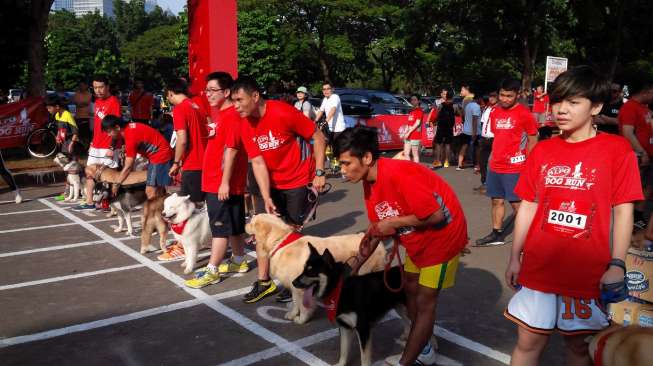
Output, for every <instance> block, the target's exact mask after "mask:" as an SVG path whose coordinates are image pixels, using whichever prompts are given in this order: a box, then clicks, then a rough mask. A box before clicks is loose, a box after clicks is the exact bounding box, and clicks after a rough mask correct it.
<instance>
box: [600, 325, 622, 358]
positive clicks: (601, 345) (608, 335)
mask: <svg viewBox="0 0 653 366" xmlns="http://www.w3.org/2000/svg"><path fill="white" fill-rule="evenodd" d="M619 329H621V328H615V329H614V330H613V331H611V332H609V333H607V334H604V335H603V337H601V338H599V341H598V342H597V343H596V350H595V351H594V366H603V350H604V349H605V344H606V343H607V342H608V338H610V336H611V335H612V334H614V333H615V332H616V331H618V330H619Z"/></svg>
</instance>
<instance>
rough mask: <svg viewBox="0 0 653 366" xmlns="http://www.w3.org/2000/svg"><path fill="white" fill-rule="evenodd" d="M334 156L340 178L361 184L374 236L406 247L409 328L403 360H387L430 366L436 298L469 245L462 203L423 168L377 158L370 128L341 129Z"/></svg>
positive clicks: (405, 265)
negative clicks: (390, 236) (389, 238)
mask: <svg viewBox="0 0 653 366" xmlns="http://www.w3.org/2000/svg"><path fill="white" fill-rule="evenodd" d="M334 153H335V154H336V156H338V160H339V161H340V166H341V169H342V173H343V174H344V176H345V177H346V178H347V179H348V180H349V181H350V182H351V183H358V182H362V184H363V190H364V198H365V206H366V208H367V216H368V219H369V220H370V222H371V223H372V224H371V225H374V226H376V230H374V231H376V232H379V233H381V234H382V235H384V234H386V235H387V234H390V233H392V232H396V233H397V235H398V240H399V243H400V244H401V245H402V246H403V247H404V248H406V254H407V256H406V259H405V264H404V268H405V270H406V277H405V280H406V283H405V287H404V289H405V291H406V299H407V308H408V316H409V317H410V319H411V321H412V329H411V331H410V335H409V337H408V341H407V342H406V348H405V349H404V353H403V355H402V356H401V359H398V357H395V358H397V360H390V359H388V360H386V361H388V362H389V363H391V364H392V365H413V363H414V362H415V361H416V360H417V359H418V356H419V361H420V362H423V363H425V364H432V363H434V361H435V360H434V358H435V355H434V353H433V352H432V350H431V349H430V344H428V340H429V338H430V336H431V334H432V333H433V326H434V324H435V308H436V305H437V300H438V295H439V292H440V289H443V288H448V287H451V286H452V285H453V283H454V279H455V275H456V269H457V267H458V257H459V254H460V252H461V250H463V248H464V247H465V245H466V244H467V223H466V220H465V215H464V213H463V210H462V207H461V206H460V202H459V201H458V198H457V197H456V194H455V193H454V191H453V190H452V189H451V187H449V185H448V184H447V183H446V182H445V181H444V180H443V179H442V178H440V177H439V176H438V175H437V174H436V173H435V172H433V171H431V170H430V169H428V168H427V167H424V166H422V165H420V164H416V163H414V162H412V161H405V160H393V159H386V158H379V143H378V139H377V132H376V129H374V128H369V127H362V126H361V127H355V128H349V129H347V130H345V131H344V132H343V133H342V134H341V135H340V136H339V137H338V138H337V139H336V141H335V150H334ZM398 172H401V174H399V173H398ZM374 239H375V240H374V241H373V243H372V246H371V247H370V252H372V251H373V250H374V249H375V248H376V245H378V243H379V238H374ZM422 351H423V352H422ZM420 352H422V354H421V355H420Z"/></svg>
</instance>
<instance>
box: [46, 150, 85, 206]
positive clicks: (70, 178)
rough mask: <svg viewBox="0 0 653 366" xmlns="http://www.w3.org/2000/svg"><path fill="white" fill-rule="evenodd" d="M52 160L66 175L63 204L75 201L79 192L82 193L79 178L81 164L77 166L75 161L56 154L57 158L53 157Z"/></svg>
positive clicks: (77, 163) (61, 154) (62, 154)
mask: <svg viewBox="0 0 653 366" xmlns="http://www.w3.org/2000/svg"><path fill="white" fill-rule="evenodd" d="M53 160H54V162H55V163H57V165H59V166H60V167H61V168H62V169H63V171H64V172H66V174H67V175H66V190H65V193H64V202H70V201H73V202H75V201H77V200H78V199H79V194H80V192H82V193H83V190H82V189H81V186H82V179H81V177H80V173H81V172H82V166H81V164H79V162H77V160H71V159H70V158H69V157H68V156H67V155H66V154H64V153H57V156H55V158H54V159H53Z"/></svg>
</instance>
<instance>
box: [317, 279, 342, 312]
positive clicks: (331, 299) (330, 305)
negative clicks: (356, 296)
mask: <svg viewBox="0 0 653 366" xmlns="http://www.w3.org/2000/svg"><path fill="white" fill-rule="evenodd" d="M343 282H344V276H340V278H339V279H338V284H337V285H336V287H334V288H333V290H331V292H329V294H328V295H326V296H325V297H324V299H322V303H323V304H324V309H325V310H326V312H327V318H328V319H329V321H330V322H331V323H335V321H336V316H337V315H338V303H340V293H341V292H342V284H343Z"/></svg>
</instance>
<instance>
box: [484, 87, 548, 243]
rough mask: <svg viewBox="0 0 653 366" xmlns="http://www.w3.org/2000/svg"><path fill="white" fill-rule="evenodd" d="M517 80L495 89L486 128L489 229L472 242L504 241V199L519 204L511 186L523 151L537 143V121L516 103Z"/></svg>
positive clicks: (514, 180)
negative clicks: (496, 96)
mask: <svg viewBox="0 0 653 366" xmlns="http://www.w3.org/2000/svg"><path fill="white" fill-rule="evenodd" d="M520 88H521V82H520V81H519V80H515V79H507V80H504V81H503V82H502V83H501V86H500V89H499V107H498V108H494V110H493V111H492V113H491V114H490V128H491V130H492V132H493V133H494V141H493V142H492V155H491V156H490V162H489V166H490V169H488V173H487V179H486V195H487V196H488V197H490V198H491V199H492V232H491V233H490V234H489V235H487V236H485V237H483V238H481V239H478V240H477V241H476V244H475V245H476V246H478V247H484V246H492V245H503V244H505V235H504V233H503V218H504V216H505V207H504V201H506V200H507V201H508V202H510V205H511V206H512V209H513V211H514V212H517V209H518V208H519V201H520V199H519V197H518V196H517V195H515V192H514V189H515V185H516V184H517V180H518V179H519V173H520V172H521V170H522V168H523V167H524V164H525V163H526V155H527V154H528V152H529V151H531V150H532V149H533V147H534V146H535V144H536V143H537V124H536V122H535V118H533V114H531V111H529V110H528V108H526V107H524V106H523V105H521V104H519V103H517V94H518V93H519V89H520Z"/></svg>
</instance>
